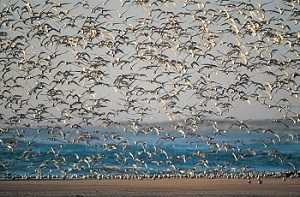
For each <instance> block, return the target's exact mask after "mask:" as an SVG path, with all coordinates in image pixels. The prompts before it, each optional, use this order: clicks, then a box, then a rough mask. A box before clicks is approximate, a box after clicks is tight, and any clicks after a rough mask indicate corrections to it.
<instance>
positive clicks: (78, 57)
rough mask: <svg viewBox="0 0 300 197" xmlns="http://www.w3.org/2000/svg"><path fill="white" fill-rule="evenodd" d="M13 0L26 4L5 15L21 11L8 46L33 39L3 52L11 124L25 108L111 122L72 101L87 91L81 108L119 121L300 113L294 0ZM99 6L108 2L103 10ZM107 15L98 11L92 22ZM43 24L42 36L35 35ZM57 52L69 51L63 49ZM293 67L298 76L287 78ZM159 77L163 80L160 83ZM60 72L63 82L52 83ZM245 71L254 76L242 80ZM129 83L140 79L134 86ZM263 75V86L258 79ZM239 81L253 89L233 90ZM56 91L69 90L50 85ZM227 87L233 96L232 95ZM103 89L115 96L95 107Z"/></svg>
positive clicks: (5, 109) (4, 103) (47, 117)
mask: <svg viewBox="0 0 300 197" xmlns="http://www.w3.org/2000/svg"><path fill="white" fill-rule="evenodd" d="M14 2H17V3H16V6H20V9H19V8H16V9H15V10H13V11H12V10H11V13H13V14H12V15H8V16H5V17H2V18H1V21H3V20H5V19H7V18H10V19H13V22H9V24H8V25H5V24H3V23H2V26H1V32H7V34H8V35H7V36H4V37H1V45H2V46H8V45H9V43H10V42H9V40H13V39H14V38H16V37H17V36H20V35H23V36H25V35H26V41H24V40H25V39H23V40H22V39H21V40H19V42H23V43H25V45H24V46H21V48H22V50H21V52H20V51H17V52H16V51H15V49H13V50H10V49H9V48H10V47H8V49H7V50H2V51H1V53H0V59H1V61H2V62H4V64H2V65H1V69H2V71H1V73H2V79H1V81H0V88H1V90H2V95H4V96H3V98H2V99H1V103H0V110H1V114H2V116H3V117H4V120H2V123H1V124H2V125H4V126H5V125H6V122H7V120H12V122H14V121H13V120H14V118H15V117H16V116H17V117H18V116H20V114H26V115H27V118H26V119H20V120H18V121H16V122H15V123H14V124H15V125H22V124H26V123H28V122H29V123H31V124H37V125H39V124H40V125H43V124H51V120H53V121H52V122H57V121H58V120H59V121H60V123H62V124H68V123H70V124H71V125H72V124H75V123H79V124H82V125H84V124H86V121H90V122H92V123H93V124H94V125H98V124H100V125H101V124H103V123H102V121H103V120H101V118H99V115H95V114H93V113H91V112H89V113H84V112H83V111H84V110H79V111H75V112H74V111H72V109H71V108H72V107H74V106H76V104H74V103H76V102H77V101H79V99H78V97H80V102H82V106H83V108H85V109H88V110H90V111H95V112H97V113H98V114H101V113H103V116H105V117H109V119H111V120H114V121H116V122H122V121H131V120H140V121H141V122H160V121H176V120H182V119H186V118H189V117H193V118H195V117H198V116H199V117H202V116H203V117H205V118H208V119H210V118H211V119H226V118H228V117H232V116H233V117H235V118H236V119H239V120H247V119H275V118H284V117H289V116H290V117H292V116H296V115H297V114H298V113H299V110H300V108H299V107H300V102H299V98H298V93H297V92H299V88H298V87H299V79H300V77H292V76H293V73H295V72H299V65H298V64H299V63H298V62H299V39H300V36H299V17H298V16H297V14H296V11H299V3H297V2H296V1H295V3H287V2H285V1H275V2H272V1H200V0H199V1H195V2H199V3H195V4H193V3H192V1H170V2H168V1H165V2H166V3H159V1H149V2H148V3H145V4H142V3H139V2H142V1H129V2H128V3H125V4H124V6H122V3H124V1H117V0H116V1H102V2H101V1H86V2H87V3H88V4H84V2H85V1H82V3H81V4H80V3H79V2H81V1H78V2H74V1H49V2H56V3H59V2H61V3H70V4H66V5H64V6H62V7H52V8H51V5H50V4H47V5H43V4H44V2H43V1H24V2H21V1H3V0H2V1H0V7H1V8H2V10H3V9H5V6H7V5H12V4H13V3H14ZM26 2H28V4H27V5H32V7H31V9H32V10H33V11H32V12H30V11H29V12H28V13H24V14H23V15H22V17H20V15H19V14H20V13H18V12H21V11H22V9H21V8H22V7H23V6H25V8H26ZM162 2H163V1H162ZM243 2H244V3H243ZM245 2H246V3H245ZM151 3H152V4H151ZM38 4H41V5H38ZM35 5H37V6H36V7H35ZM53 5H54V4H53ZM96 6H98V8H99V9H94V10H93V8H95V7H96ZM25 8H24V9H25ZM24 9H23V10H24ZM25 10H26V9H25ZM101 10H102V11H101ZM46 11H50V12H51V13H53V15H54V16H53V17H48V18H47V17H44V18H45V19H43V18H40V19H34V20H33V21H32V22H31V20H30V19H29V20H27V21H26V24H24V22H22V21H24V20H25V19H26V18H29V17H31V16H32V14H33V12H36V13H38V12H45V13H46ZM63 12H66V13H67V14H63ZM99 13H100V15H99ZM101 13H102V14H101ZM172 13H174V14H175V15H173V14H172ZM64 15H68V16H69V17H67V18H65V17H66V16H64ZM97 15H98V19H97V22H95V23H93V22H90V23H89V22H86V23H84V21H86V20H87V19H88V18H87V17H89V16H92V17H97ZM72 19H74V20H75V22H74V24H73V26H72ZM14 21H15V22H17V23H15V22H14ZM13 24H14V25H13ZM45 24H47V25H48V29H47V27H45ZM173 25H174V26H175V27H176V28H173V27H174V26H173ZM15 27H21V28H15ZM51 27H53V28H54V30H51ZM162 27H165V29H164V28H162ZM45 28H46V29H45ZM55 29H56V30H59V29H60V31H56V30H55ZM135 29H137V30H135ZM162 31H163V33H162ZM38 32H40V33H41V35H38V34H36V35H35V33H38ZM34 35H35V36H34ZM57 38H58V40H59V41H57V42H55V39H57ZM13 53H17V54H18V55H17V58H16V57H12V56H13V55H11V54H13ZM51 54H52V56H49V55H51ZM55 54H60V55H58V56H57V57H55V58H53V57H54V56H55ZM7 57H9V58H10V57H11V58H10V59H6V58H7ZM274 62H275V63H274ZM10 63H11V64H10ZM297 63H298V64H297ZM241 65H244V66H241ZM6 71H7V72H6ZM4 73H5V74H4ZM70 73H71V74H70ZM276 75H277V77H276ZM90 76H92V77H90ZM124 76H127V78H125V79H124ZM21 77H25V79H22V78H21ZM132 77H133V78H132ZM245 77H246V78H245ZM291 77H292V78H293V81H294V82H291V81H289V79H291ZM10 78H12V79H17V80H15V81H14V80H8V79H10ZM122 79H123V80H122ZM133 79H136V80H133ZM153 79H156V80H157V81H159V82H160V83H163V84H164V86H163V87H162V88H160V89H159V91H155V90H156V89H157V88H159V87H160V85H159V84H158V83H155V82H153ZM7 80H8V81H7ZM59 80H65V81H64V82H54V81H59ZM243 80H246V81H248V82H246V83H244V84H243ZM249 81H250V82H251V83H250V82H249ZM123 82H124V83H123ZM101 83H104V84H102V85H101ZM126 83H130V84H131V85H130V86H128V87H126V85H125V86H124V84H126ZM255 83H260V84H262V86H263V87H265V89H264V90H261V89H257V87H258V86H256V85H255ZM105 84H108V87H106V85H105ZM14 85H18V86H14ZM41 86H42V87H41ZM35 87H38V88H37V89H35ZM230 87H235V88H236V89H238V90H239V91H241V92H244V93H245V94H246V95H247V96H245V97H241V98H238V96H237V95H236V96H234V93H233V92H232V91H233V89H231V90H230ZM272 89H274V90H272ZM143 91H144V92H146V93H143ZM224 91H225V92H224ZM53 92H56V93H57V94H59V95H54V96H53V95H52V96H51V93H53ZM130 93H132V94H130ZM224 94H226V95H227V96H228V97H226V98H222V95H224ZM16 95H17V96H16ZM68 95H69V96H68ZM75 95H77V96H75ZM172 95H173V96H174V95H175V96H174V97H173V98H170V96H172ZM14 97H15V98H16V97H18V98H17V99H16V100H13V98H14ZM168 97H169V98H168ZM101 98H102V99H103V98H104V99H108V100H109V101H108V102H103V101H101V102H100V104H99V103H98V104H99V105H102V106H100V107H95V105H96V102H95V100H97V99H98V100H99V99H101ZM208 98H209V99H208ZM285 99H287V101H286V100H285ZM21 100H23V103H24V104H22V105H21V104H20V103H22V101H21ZM130 103H133V106H130V105H131V104H130ZM72 104H73V105H72ZM228 104H229V105H228ZM224 105H228V106H229V107H228V106H227V107H224ZM276 105H279V106H282V107H280V108H278V107H274V106H276ZM71 106H72V107H71ZM43 107H45V109H46V111H47V113H44V114H42V116H43V117H44V118H42V119H41V121H37V119H38V118H37V116H38V115H37V111H38V110H37V109H42V108H43ZM188 109H191V110H188ZM279 109H280V111H279ZM110 112H113V114H114V115H111V113H110ZM178 112H179V113H178ZM211 112H213V113H211ZM40 115H41V114H40ZM100 117H101V116H100ZM55 124H56V123H55Z"/></svg>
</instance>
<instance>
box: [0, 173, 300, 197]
mask: <svg viewBox="0 0 300 197" xmlns="http://www.w3.org/2000/svg"><path fill="white" fill-rule="evenodd" d="M250 180H251V183H249V180H247V179H224V178H221V179H207V178H200V179H156V180H149V179H143V180H136V179H133V180H119V179H115V180H29V181H24V180H19V181H0V196H7V197H10V196H45V197H48V196H49V197H50V196H66V197H69V196H74V197H75V196H77V197H90V196H172V197H175V196H300V178H288V179H286V180H283V179H282V178H263V179H261V180H262V182H258V180H257V179H250Z"/></svg>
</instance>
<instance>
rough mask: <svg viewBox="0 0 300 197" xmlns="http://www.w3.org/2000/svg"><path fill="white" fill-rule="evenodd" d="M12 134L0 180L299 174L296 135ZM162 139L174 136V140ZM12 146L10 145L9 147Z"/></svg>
mask: <svg viewBox="0 0 300 197" xmlns="http://www.w3.org/2000/svg"><path fill="white" fill-rule="evenodd" d="M20 130H21V131H22V132H21V135H20V132H17V130H16V129H10V130H9V131H8V132H7V133H4V134H1V137H0V139H1V143H0V178H1V179H7V178H11V177H20V176H32V177H34V176H44V177H45V176H49V175H56V176H60V177H61V176H63V175H67V176H68V177H71V176H75V175H77V176H83V175H100V174H101V175H102V174H103V175H119V174H131V175H135V174H140V175H142V174H155V173H174V174H176V173H177V174H178V173H183V172H187V171H192V172H195V173H201V172H204V171H212V170H219V171H220V170H222V171H224V172H240V171H242V170H247V171H253V172H261V171H265V172H287V171H296V170H299V169H300V141H299V136H298V138H297V135H295V136H296V137H294V139H291V137H290V136H288V132H282V133H281V134H280V141H279V139H278V138H277V137H276V136H274V135H272V134H269V133H268V134H263V133H257V132H250V133H248V132H244V131H232V132H227V133H223V134H222V135H215V134H213V133H205V134H201V133H198V134H197V135H186V136H185V137H183V136H182V135H181V134H180V133H178V132H174V131H173V132H162V133H160V134H159V135H157V134H156V133H154V132H150V133H148V134H147V135H146V134H142V133H136V132H127V131H123V130H122V129H99V130H97V129H86V130H83V129H81V131H80V132H81V133H82V132H85V133H86V134H88V135H89V138H88V139H85V140H77V139H78V137H79V133H80V132H76V131H75V130H70V129H69V130H67V129H65V130H64V133H65V136H64V137H63V136H62V135H60V134H59V132H58V133H51V134H50V133H49V130H48V129H28V128H26V129H23V130H22V129H19V131H20ZM166 136H174V137H175V138H174V139H171V138H168V137H166ZM10 145H11V146H10Z"/></svg>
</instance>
